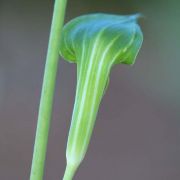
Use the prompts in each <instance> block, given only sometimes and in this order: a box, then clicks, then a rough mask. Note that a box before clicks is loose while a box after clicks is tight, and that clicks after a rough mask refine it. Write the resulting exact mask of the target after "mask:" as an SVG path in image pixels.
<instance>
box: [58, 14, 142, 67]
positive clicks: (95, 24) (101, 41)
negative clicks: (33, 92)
mask: <svg viewBox="0 0 180 180" xmlns="http://www.w3.org/2000/svg"><path fill="white" fill-rule="evenodd" d="M140 16H141V15H139V14H135V15H128V16H120V15H110V14H101V13H98V14H90V15H83V16H80V17H77V18H75V19H73V20H71V21H70V22H69V23H67V24H66V25H65V26H64V29H63V36H62V39H61V47H60V54H61V55H62V56H63V57H64V58H65V59H66V60H68V61H70V62H77V61H79V59H80V58H81V57H79V56H81V54H82V53H83V52H82V51H83V49H85V51H89V50H90V49H92V47H93V46H94V45H95V42H96V43H98V49H96V51H97V52H96V53H99V54H100V56H102V54H103V52H104V50H105V49H106V48H107V47H108V45H109V44H110V43H111V46H110V47H109V49H108V51H109V53H108V54H109V56H110V59H111V60H112V59H113V58H114V56H116V57H115V61H114V62H113V63H114V64H117V63H125V64H133V63H134V61H135V58H136V55H137V54H138V51H139V49H140V47H141V44H142V40H143V36H142V32H141V30H140V28H139V25H138V24H137V19H138V18H139V17H140ZM112 57H113V58H112Z"/></svg>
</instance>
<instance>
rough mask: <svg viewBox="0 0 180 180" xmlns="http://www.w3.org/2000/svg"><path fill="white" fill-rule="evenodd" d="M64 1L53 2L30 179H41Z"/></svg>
mask: <svg viewBox="0 0 180 180" xmlns="http://www.w3.org/2000/svg"><path fill="white" fill-rule="evenodd" d="M66 2H67V0H56V1H55V4H54V13H53V19H52V25H51V32H50V39H49V45H48V52H47V58H46V65H45V72H44V80H43V86H42V93H41V100H40V107H39V115H38V123H37V130H36V138H35V145H34V154H33V160H32V167H31V174H30V180H42V179H43V173H44V164H45V158H46V149H47V142H48V134H49V126H50V119H51V112H52V104H53V95H54V88H55V81H56V74H57V66H58V56H59V55H58V54H59V43H60V35H61V30H62V26H63V23H64V14H65V9H66Z"/></svg>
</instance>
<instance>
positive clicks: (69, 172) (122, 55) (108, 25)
mask: <svg viewBox="0 0 180 180" xmlns="http://www.w3.org/2000/svg"><path fill="white" fill-rule="evenodd" d="M138 17H139V15H138V14H136V15H131V16H119V15H110V14H90V15H84V16H80V17H78V18H75V19H73V20H72V21H70V22H69V23H67V24H66V25H65V26H64V28H63V32H62V38H61V41H60V54H61V56H62V57H63V58H64V59H66V60H68V61H70V62H75V63H77V88H76V98H75V104H74V110H73V115H72V121H71V127H70V131H69V137H68V144H67V151H66V158H67V168H66V172H65V175H64V180H70V179H72V177H73V174H74V173H75V171H76V169H77V168H78V166H79V165H80V163H81V162H82V160H83V158H84V156H85V153H86V151H87V148H88V144H89V141H90V137H91V134H92V130H93V127H94V123H95V119H96V115H97V112H98V109H99V104H100V102H101V99H102V97H103V94H104V91H105V89H106V86H107V83H108V79H109V74H110V70H111V67H112V66H113V65H114V64H119V63H123V64H133V63H134V62H135V58H136V56H137V54H138V51H139V49H140V47H141V44H142V40H143V36H142V32H141V30H140V28H139V26H138V24H137V22H136V21H137V19H138Z"/></svg>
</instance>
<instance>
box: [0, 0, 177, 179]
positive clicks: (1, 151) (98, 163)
mask: <svg viewBox="0 0 180 180" xmlns="http://www.w3.org/2000/svg"><path fill="white" fill-rule="evenodd" d="M179 7H180V1H178V0H176V1H175V0H166V1H164V0H152V1H148V0H144V1H137V0H136V1H133V0H99V1H98V0H96V1H95V0H94V1H93V0H69V1H68V6H67V12H66V22H67V21H68V20H70V19H72V18H73V17H76V16H78V15H81V14H84V13H92V12H108V13H116V14H131V13H135V12H142V13H143V14H144V15H145V16H146V18H145V19H144V20H141V22H140V24H141V27H142V30H143V32H144V43H143V47H142V49H141V51H140V53H139V55H138V57H137V63H136V64H135V65H134V66H133V67H129V66H125V65H118V66H116V67H115V68H114V69H113V70H112V73H111V79H110V84H109V88H108V90H107V92H106V95H105V96H104V98H103V101H102V103H101V107H100V110H99V113H98V117H97V123H96V126H95V129H94V133H93V136H92V140H91V143H90V146H89V150H88V153H87V155H86V158H85V160H84V162H83V163H82V165H81V167H80V169H79V171H78V173H77V175H76V177H75V179H76V180H77V179H79V180H83V179H86V180H88V179H89V180H90V179H103V180H109V179H123V180H131V179H134V180H179V179H180V170H179V169H180V155H179V154H180V122H179V120H180V110H179V107H180V93H179V92H180V82H179V68H180V59H179V57H180V50H179V48H180V38H179V32H180V23H179V17H180V11H179ZM52 9H53V1H43V0H31V1H29V0H11V1H10V0H4V1H2V0H1V1H0V179H2V180H11V179H13V180H25V179H28V178H29V172H30V166H31V157H32V151H33V142H34V136H35V129H36V121H37V113H38V105H39V97H40V92H41V85H42V77H43V69H44V63H45V57H46V50H47V43H48V36H49V29H50V21H51V16H52ZM75 86H76V66H75V65H74V64H69V63H67V62H65V61H63V60H60V62H59V71H58V77H57V85H56V91H55V103H54V110H53V117H52V124H51V129H50V136H49V144H48V152H47V161H46V169H45V177H44V179H45V180H55V179H61V178H62V176H63V172H64V168H65V148H66V139H67V134H68V128H69V125H70V119H71V113H72V108H73V102H74V94H75Z"/></svg>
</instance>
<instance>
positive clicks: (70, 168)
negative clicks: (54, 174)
mask: <svg viewBox="0 0 180 180" xmlns="http://www.w3.org/2000/svg"><path fill="white" fill-rule="evenodd" d="M77 168H78V166H76V165H71V164H69V163H67V165H66V170H65V173H64V177H63V180H72V179H73V177H74V174H75V172H76V170H77Z"/></svg>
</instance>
